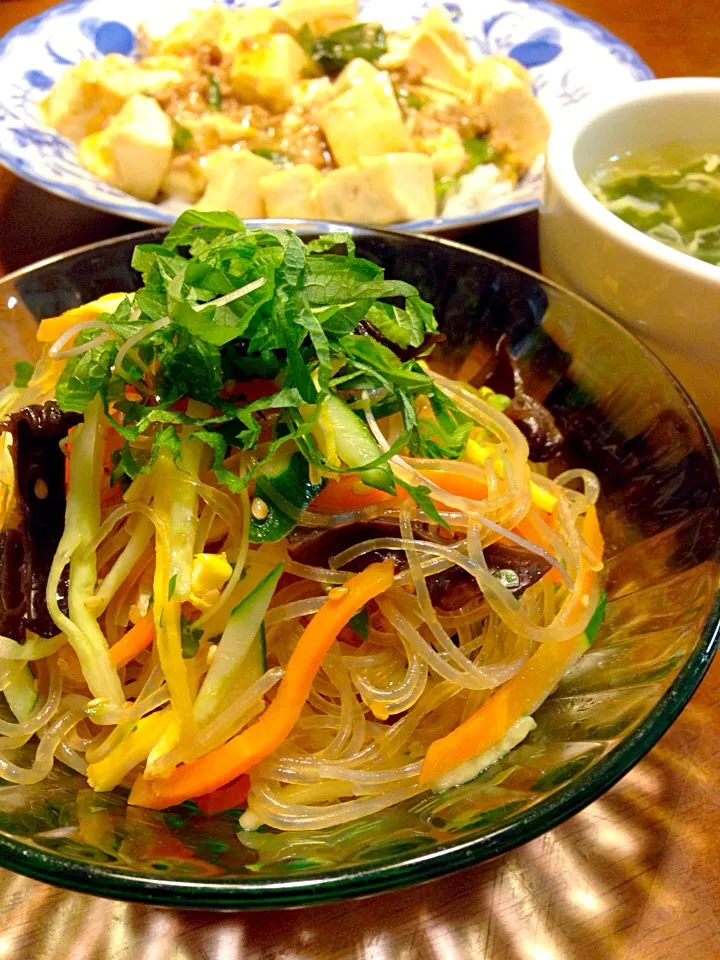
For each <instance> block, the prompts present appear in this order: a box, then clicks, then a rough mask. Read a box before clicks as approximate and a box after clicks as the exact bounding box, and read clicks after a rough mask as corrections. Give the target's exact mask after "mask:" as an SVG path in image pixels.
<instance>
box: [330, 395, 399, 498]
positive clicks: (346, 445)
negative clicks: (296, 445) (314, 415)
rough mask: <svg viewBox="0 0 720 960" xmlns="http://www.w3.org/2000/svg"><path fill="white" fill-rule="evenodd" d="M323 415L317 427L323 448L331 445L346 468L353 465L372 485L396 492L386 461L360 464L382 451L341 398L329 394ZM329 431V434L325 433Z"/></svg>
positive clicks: (371, 459)
mask: <svg viewBox="0 0 720 960" xmlns="http://www.w3.org/2000/svg"><path fill="white" fill-rule="evenodd" d="M323 412H324V413H325V414H326V416H325V417H322V416H321V417H318V420H317V430H318V432H319V433H320V434H321V436H322V440H323V441H324V445H325V448H326V449H327V448H328V447H332V446H334V449H335V451H336V453H337V455H338V457H339V459H340V460H341V461H342V462H343V463H344V464H345V465H346V466H348V467H353V468H355V469H356V470H357V471H358V473H359V474H360V476H361V477H362V479H363V482H364V483H367V484H368V485H369V486H371V487H377V488H378V489H379V490H384V491H385V492H386V493H395V483H394V481H393V475H392V470H391V469H390V465H389V464H387V463H384V464H382V466H379V467H370V468H369V469H365V470H363V467H364V466H365V465H366V464H368V463H372V462H373V461H375V460H377V459H378V457H381V456H382V450H381V449H380V447H379V446H378V444H377V441H376V440H375V438H374V437H373V435H372V434H371V433H370V431H369V429H368V427H367V425H366V424H365V423H363V421H362V420H361V419H360V417H359V416H358V415H357V414H356V413H354V412H353V411H352V410H351V409H350V407H349V406H348V405H347V404H346V403H345V401H344V400H341V399H340V397H338V396H336V395H335V394H334V393H331V394H330V395H329V396H327V397H326V398H325V399H324V400H323ZM330 430H332V436H326V433H327V432H328V431H330Z"/></svg>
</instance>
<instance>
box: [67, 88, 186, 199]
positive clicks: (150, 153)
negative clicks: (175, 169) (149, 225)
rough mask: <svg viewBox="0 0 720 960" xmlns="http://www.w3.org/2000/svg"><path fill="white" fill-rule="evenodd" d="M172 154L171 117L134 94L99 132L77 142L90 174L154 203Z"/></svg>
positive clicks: (154, 102)
mask: <svg viewBox="0 0 720 960" xmlns="http://www.w3.org/2000/svg"><path fill="white" fill-rule="evenodd" d="M172 152H173V133H172V124H171V122H170V118H169V117H168V116H167V115H166V114H165V113H163V111H162V110H161V108H160V107H159V106H158V104H157V102H156V101H155V100H153V99H152V97H145V96H143V95H142V94H136V95H135V96H134V97H130V99H129V100H128V101H127V103H126V104H125V106H124V107H123V108H122V110H121V111H120V112H119V113H118V114H117V116H115V117H113V118H112V120H110V122H109V123H108V125H107V126H106V128H105V129H104V130H103V131H102V132H101V133H96V134H91V135H90V136H88V137H85V139H84V140H82V141H81V143H80V148H79V157H80V161H81V163H83V164H84V165H85V166H86V167H87V168H88V170H90V172H91V173H94V174H95V176H97V177H99V178H100V179H101V180H105V181H106V182H107V183H111V184H113V186H116V187H118V188H119V189H120V190H124V191H125V192H126V193H129V194H131V195H132V196H133V197H138V198H139V199H140V200H154V199H155V197H156V196H157V193H158V190H159V189H160V184H161V183H162V181H163V179H164V178H165V174H166V173H167V169H168V167H169V165H170V159H171V157H172Z"/></svg>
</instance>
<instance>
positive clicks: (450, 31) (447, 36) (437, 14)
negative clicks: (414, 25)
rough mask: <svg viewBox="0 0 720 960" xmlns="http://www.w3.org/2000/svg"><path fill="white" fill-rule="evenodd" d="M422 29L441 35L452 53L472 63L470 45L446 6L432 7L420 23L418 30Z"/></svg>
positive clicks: (441, 38) (466, 63)
mask: <svg viewBox="0 0 720 960" xmlns="http://www.w3.org/2000/svg"><path fill="white" fill-rule="evenodd" d="M422 30H425V31H427V32H428V33H434V34H435V36H437V37H439V38H440V40H442V41H443V43H444V44H445V46H446V47H447V48H448V50H450V52H451V53H453V54H455V56H456V57H460V59H461V60H463V61H465V65H466V66H467V65H469V64H470V63H472V60H473V55H472V50H471V49H470V45H469V44H468V42H467V40H466V39H465V37H464V36H463V35H462V34H461V33H460V31H459V30H458V29H457V27H456V26H455V24H454V23H453V22H452V20H451V19H450V14H449V13H448V11H447V10H446V9H445V7H432V8H431V9H430V10H428V12H427V13H426V14H425V16H424V17H423V18H422V20H421V21H420V23H418V32H420V31H422Z"/></svg>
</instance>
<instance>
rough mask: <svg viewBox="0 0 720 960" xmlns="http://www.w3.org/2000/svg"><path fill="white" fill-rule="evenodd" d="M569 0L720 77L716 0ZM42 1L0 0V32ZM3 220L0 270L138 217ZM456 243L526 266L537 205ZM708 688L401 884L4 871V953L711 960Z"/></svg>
mask: <svg viewBox="0 0 720 960" xmlns="http://www.w3.org/2000/svg"><path fill="white" fill-rule="evenodd" d="M118 2H120V0H118ZM156 2H160V0H156ZM163 2H164V0H163ZM567 5H568V6H570V7H572V8H573V9H575V10H577V11H578V12H579V13H582V14H584V15H586V16H589V17H592V18H593V19H596V20H599V21H601V22H602V23H603V24H604V25H605V26H607V27H608V28H609V29H610V30H612V31H613V32H614V33H615V34H617V35H618V36H620V37H622V39H624V40H626V41H627V42H628V43H630V44H631V45H632V46H634V47H635V49H636V50H637V51H638V52H639V53H640V55H641V56H642V57H643V58H644V59H645V60H646V61H647V62H648V63H649V64H650V66H651V67H652V68H653V70H654V71H655V72H656V74H657V75H658V76H678V75H683V74H695V75H720V54H719V53H718V51H719V50H720V7H718V0H652V2H651V0H569V2H568V3H567ZM47 6H50V3H48V2H47V0H21V2H18V0H9V2H8V0H5V2H2V0H0V35H2V34H4V33H5V32H6V31H7V30H8V29H9V28H10V27H12V26H13V25H14V24H15V23H17V22H18V21H20V20H23V19H25V18H27V17H30V16H33V15H34V14H36V13H38V12H39V11H40V10H42V9H44V8H45V7H47ZM0 225H1V229H0V273H2V272H7V271H9V270H13V269H15V268H17V267H20V266H24V265H26V264H27V263H30V262H32V261H34V260H37V259H40V258H41V257H45V256H48V255H50V254H53V253H58V252H61V251H62V250H66V249H69V248H71V247H75V246H79V245H81V244H84V243H89V242H92V241H93V240H96V239H101V238H104V237H109V236H115V235H118V234H121V233H125V232H130V231H131V230H136V229H137V228H138V226H137V224H135V223H132V222H130V221H126V220H122V219H120V218H117V217H112V216H108V215H106V214H101V213H98V212H95V211H92V210H86V209H84V208H82V207H79V206H74V205H72V204H70V203H68V202H66V201H63V200H60V199H58V198H55V197H51V196H49V195H48V194H45V193H43V192H41V191H40V190H38V189H36V188H35V187H32V186H30V185H29V184H25V183H22V182H21V181H19V180H17V179H16V178H15V177H13V176H12V175H11V174H9V173H7V172H5V171H0ZM463 239H465V240H466V241H467V240H469V241H470V242H472V243H474V244H477V245H478V246H483V247H485V248H487V249H491V250H494V251H496V252H499V253H503V254H505V255H507V256H510V257H512V258H513V259H515V260H518V261H520V262H522V263H525V264H528V265H534V264H535V263H536V245H535V244H536V234H535V219H534V217H533V216H527V217H522V218H516V219H515V220H512V221H507V222H505V223H503V224H497V225H492V226H489V227H485V228H483V229H481V230H478V231H475V232H474V233H473V234H472V235H471V236H470V237H464V238H463ZM719 691H720V660H716V661H715V664H714V665H713V667H712V668H711V670H710V672H709V674H708V676H707V677H706V679H705V681H704V683H703V684H702V686H701V688H700V690H699V691H698V693H697V694H696V695H695V697H694V698H693V700H692V701H691V702H690V704H689V706H688V707H687V708H686V710H685V711H684V713H683V714H682V715H681V716H680V718H679V719H678V720H677V721H676V723H675V724H674V726H673V727H672V728H671V729H670V731H669V732H668V733H667V734H666V735H665V736H664V737H663V739H662V740H661V741H660V743H659V744H658V745H657V746H656V747H655V748H654V749H653V750H652V751H651V752H650V753H649V754H648V756H647V757H645V759H644V760H642V761H641V762H640V763H639V764H638V765H637V766H636V767H635V768H634V770H632V771H631V773H629V774H628V775H627V776H626V777H625V778H624V779H623V780H622V781H621V782H620V783H619V784H617V785H616V786H615V787H614V788H613V789H612V790H610V791H609V792H608V793H607V794H606V795H605V796H604V797H603V798H601V799H600V800H598V801H596V802H595V803H594V804H592V805H591V806H590V807H588V808H587V809H585V810H584V811H582V812H581V813H579V814H577V815H576V816H575V817H573V818H572V819H571V820H569V821H567V822H566V823H565V824H563V825H562V826H561V827H558V828H557V829H555V830H553V831H551V832H550V833H548V834H546V835H545V836H543V837H540V838H539V839H537V840H535V841H533V842H532V843H529V844H527V845H526V846H524V847H522V848H520V849H519V850H517V851H515V852H513V853H511V854H509V855H507V856H505V857H502V858H500V859H498V860H496V861H493V862H492V863H489V864H486V865H483V866H480V867H478V868H475V869H471V870H467V871H465V872H463V873H461V874H459V875H456V876H454V877H452V878H446V879H443V880H438V881H434V882H432V883H430V884H426V885H424V886H421V887H416V888H414V889H411V890H407V891H404V892H395V893H392V894H388V895H385V896H380V897H374V898H372V899H369V900H364V901H359V902H353V903H346V904H335V905H330V906H324V907H314V908H311V909H307V910H293V911H285V912H276V911H273V912H270V913H258V914H244V915H243V914H238V915H228V914H213V913H205V912H173V911H169V910H162V909H155V908H148V907H143V906H136V905H131V904H123V903H119V902H113V901H105V900H100V899H96V898H93V897H89V896H84V895H80V894H74V893H66V892H64V891H61V890H56V889H54V888H51V887H48V886H45V885H44V884H40V883H36V882H34V881H32V880H27V879H25V878H23V877H19V876H15V875H13V874H10V873H8V872H6V871H1V870H0V960H191V958H192V960H195V958H198V960H256V958H257V960H259V958H262V960H346V958H353V960H426V958H437V960H576V958H579V960H718V958H720V842H719V841H718V836H719V835H720V802H719V800H718V797H719V796H720V692H719Z"/></svg>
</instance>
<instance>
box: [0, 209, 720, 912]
mask: <svg viewBox="0 0 720 960" xmlns="http://www.w3.org/2000/svg"><path fill="white" fill-rule="evenodd" d="M247 222H248V223H250V224H252V225H254V226H260V225H263V226H265V227H268V226H272V225H273V221H271V220H264V221H247ZM274 225H276V226H282V227H291V228H292V229H297V230H299V231H303V230H304V231H306V232H309V231H312V230H314V231H316V232H330V231H331V230H332V231H349V232H351V233H352V234H353V235H356V236H361V235H363V234H365V235H367V234H371V235H372V234H375V235H380V236H385V237H387V238H388V239H389V240H398V239H400V240H404V241H406V242H407V241H408V237H407V235H406V234H403V233H401V232H400V231H393V230H384V229H376V228H374V227H365V226H362V225H356V224H337V223H326V222H324V221H311V220H278V221H275V222H274ZM162 232H165V231H164V230H163V228H162V227H155V228H151V229H149V230H147V229H146V230H140V231H136V232H134V233H129V234H122V235H121V236H119V237H112V238H110V239H107V240H101V241H98V242H96V243H91V244H87V245H85V246H82V247H76V248H75V249H73V250H68V251H66V252H64V253H61V254H57V255H55V256H52V257H48V258H46V259H44V260H41V261H38V262H37V263H34V264H31V265H29V266H27V267H23V268H22V269H20V270H16V271H14V272H13V273H9V274H7V275H6V276H4V277H1V278H0V284H4V283H6V282H10V281H14V280H15V279H17V278H19V277H22V276H24V275H25V274H28V273H31V272H33V271H35V270H38V269H41V268H42V267H46V266H50V265H52V264H54V263H57V262H59V261H61V260H63V259H67V258H70V257H72V256H74V255H76V254H81V253H89V252H90V251H93V250H98V249H102V248H104V247H108V246H113V245H114V244H118V243H124V242H127V241H128V240H134V241H135V242H138V243H140V242H142V240H143V238H146V237H148V236H150V235H152V234H155V235H156V234H158V233H162ZM412 240H415V241H417V240H421V241H427V242H428V243H430V244H433V245H437V246H446V247H450V248H453V249H456V250H459V251H462V252H464V253H469V254H472V255H474V256H479V257H482V258H484V259H486V260H490V261H492V262H493V263H496V264H499V265H500V266H503V267H507V268H509V269H511V270H514V271H517V272H519V273H522V274H524V275H525V276H528V277H531V278H533V279H535V280H537V281H538V282H539V283H541V284H542V285H543V286H545V287H548V288H550V289H554V290H556V291H558V292H559V293H560V294H561V295H562V296H563V297H567V298H569V299H570V300H575V301H577V302H578V303H579V304H581V305H582V307H583V309H584V310H590V311H591V312H593V313H596V314H598V315H599V316H601V317H602V318H603V322H605V323H609V324H611V325H612V326H614V327H616V328H617V330H618V332H619V333H620V334H621V336H630V338H631V339H632V340H634V341H635V344H636V347H637V348H638V349H640V350H642V351H644V352H645V353H646V354H649V355H651V356H652V357H653V360H654V361H655V362H656V363H657V364H658V366H659V367H660V368H662V370H663V371H664V373H665V375H666V376H667V377H669V378H670V380H671V381H672V382H673V383H674V385H675V386H676V388H677V389H678V391H679V392H680V394H681V396H682V397H683V400H684V401H685V404H686V406H687V408H688V411H689V413H690V414H691V415H692V416H693V417H694V418H695V420H696V422H697V425H698V427H699V429H700V433H701V435H702V438H703V440H704V441H705V444H706V447H707V451H708V453H709V455H710V458H711V459H712V462H713V466H714V468H715V481H716V486H717V488H718V490H720V451H719V450H718V447H717V445H716V444H715V441H714V439H713V436H712V434H711V433H710V430H709V428H708V426H707V424H706V423H705V420H704V419H703V417H702V414H701V413H700V412H699V410H698V409H697V407H696V406H695V404H694V402H693V400H692V399H691V398H690V397H689V396H688V394H687V391H686V390H685V389H684V387H683V386H682V385H681V384H680V383H679V382H678V381H677V378H676V377H675V376H674V374H673V373H672V372H671V371H670V370H668V368H667V367H666V366H665V364H663V363H662V361H661V360H659V359H658V358H657V357H656V356H655V355H654V354H652V352H651V351H650V350H648V348H647V347H645V345H644V344H643V343H642V342H641V341H639V340H638V339H637V338H636V337H635V336H634V335H632V334H630V333H629V331H628V330H626V329H625V328H624V327H623V326H622V325H621V324H620V323H619V322H618V321H617V320H615V319H614V318H613V317H611V316H610V315H609V314H606V313H605V312H604V311H602V310H600V309H599V308H598V307H595V306H594V305H593V304H591V303H590V302H589V301H587V300H585V299H584V298H583V297H581V296H579V295H578V294H576V293H573V292H572V291H570V290H567V289H565V288H564V287H562V286H561V285H560V284H558V283H555V282H554V281H552V280H548V279H547V278H546V277H543V276H542V275H540V274H539V273H536V272H535V271H533V270H529V269H527V268H526V267H522V266H520V265H519V264H516V263H513V262H512V261H510V260H507V259H505V258H504V257H499V256H497V255H495V254H491V253H487V252H485V251H484V250H480V249H476V248H473V247H469V246H467V245H466V244H462V243H458V242H457V241H454V240H448V239H446V238H443V237H436V236H429V235H427V234H414V235H413V237H412ZM718 648H720V577H719V578H718V583H717V585H716V588H715V596H714V600H713V604H712V607H711V609H710V612H709V614H708V617H707V620H706V622H705V626H704V627H703V630H702V632H701V634H700V638H699V642H698V644H697V645H696V648H695V650H694V651H693V653H692V654H691V656H690V657H689V658H688V660H687V662H686V663H685V664H684V665H683V667H682V668H681V670H680V672H679V673H678V675H677V677H676V678H675V680H674V681H673V682H672V684H671V685H670V687H669V688H668V689H667V690H666V691H665V693H664V694H663V696H662V697H661V699H660V700H659V701H658V703H657V704H656V705H655V706H654V707H653V709H652V710H651V711H650V712H649V713H648V715H647V716H646V717H645V718H644V719H643V720H642V721H641V722H640V723H639V724H638V725H637V727H636V728H635V729H634V730H633V731H632V733H631V734H630V735H629V736H628V737H626V738H625V739H624V740H622V742H621V743H619V744H618V745H617V746H615V747H613V749H612V750H610V751H609V752H608V754H607V755H606V756H605V757H603V758H602V759H601V760H599V761H598V762H597V763H596V764H594V765H593V766H592V767H591V768H590V769H589V770H588V771H587V772H586V773H581V774H580V775H579V776H578V777H577V779H576V780H573V781H572V782H571V783H570V784H568V785H567V786H564V787H560V788H559V789H558V790H557V791H556V792H555V793H554V794H552V795H551V796H549V797H546V798H545V799H544V800H540V801H538V802H537V803H535V804H533V805H532V806H531V807H529V808H527V809H525V810H523V811H520V813H518V814H517V815H516V816H515V817H513V819H512V820H511V822H510V823H508V824H507V825H506V826H503V827H499V828H497V829H496V830H494V831H493V832H492V833H489V834H485V835H483V836H480V837H476V838H472V839H468V840H449V841H447V842H445V843H442V844H439V845H438V846H437V847H435V848H434V849H433V850H431V851H428V852H425V853H421V854H417V855H414V856H406V855H401V856H399V857H395V858H390V859H389V860H387V861H386V862H385V863H383V864H379V865H374V866H368V867H363V866H350V867H339V868H336V869H332V870H329V871H327V872H326V873H322V872H317V873H312V874H308V875H306V876H302V877H289V876H288V877H283V878H281V879H276V878H269V877H263V876H261V875H258V876H255V877H253V878H252V879H248V880H239V879H237V878H235V877H234V878H232V879H227V880H223V879H221V878H220V879H213V880H196V879H193V880H170V879H166V878H163V877H148V876H147V875H142V876H139V875H138V874H136V873H135V872H134V871H132V870H126V869H123V868H121V867H117V866H115V865H113V864H107V863H103V864H95V863H91V862H88V861H79V860H75V859H73V858H71V857H66V856H63V855H61V854H55V853H51V852H48V851H46V850H40V849H38V848H36V847H33V846H31V845H28V844H27V843H24V842H22V841H21V840H17V839H15V838H13V837H11V836H9V835H2V834H0V866H2V867H5V868H6V869H8V870H13V871H14V872H16V873H19V874H22V875H24V876H27V877H31V878H32V879H34V880H40V881H43V882H45V883H50V884H54V885H56V886H60V887H63V888H65V889H68V890H73V891H76V892H78V893H88V894H93V895H95V896H100V897H107V898H110V899H113V900H125V901H130V902H136V903H145V904H150V905H152V906H164V907H175V908H178V909H198V910H262V909H265V910H269V909H277V908H282V907H306V906H312V905H316V904H322V903H330V902H334V901H339V900H345V899H352V898H356V897H366V896H370V895H373V894H379V893H385V892H387V891H390V890H396V889H399V888H403V887H408V886H414V885H415V884H418V883H424V882H427V881H430V880H434V879H437V878H439V877H442V876H447V875H448V874H450V873H454V872H456V871H458V870H462V869H465V868H467V867H471V866H474V865H476V864H479V863H481V862H484V861H486V860H491V859H493V858H495V857H498V856H500V855H501V854H504V853H508V852H509V851H511V850H513V849H515V848H516V847H519V846H521V845H522V844H524V843H527V842H529V841H530V840H534V839H535V838H536V837H538V836H540V835H541V834H543V833H546V832H547V831H548V830H551V829H552V828H553V827H556V826H558V825H559V824H560V823H562V822H563V821H565V820H567V819H568V818H569V817H571V816H573V815H574V814H576V813H578V812H579V811H580V810H582V809H583V808H584V807H586V806H588V805H589V804H590V803H592V802H593V801H594V800H596V799H597V798H598V797H600V796H601V795H602V794H603V793H605V792H606V791H607V790H609V789H610V787H612V786H613V785H614V784H615V783H617V782H618V780H620V779H621V778H622V777H623V776H625V774H626V773H628V771H629V770H631V769H632V768H633V767H634V766H635V765H636V764H637V763H638V762H639V761H640V760H642V758H643V757H644V756H645V755H646V754H647V753H648V752H649V751H650V750H651V749H652V747H653V746H655V744H656V743H657V742H658V740H659V739H660V738H661V737H662V736H663V734H664V733H665V732H666V731H667V730H668V729H669V728H670V726H671V725H672V724H673V723H674V722H675V720H676V719H677V717H678V716H679V715H680V713H681V712H682V710H683V709H684V707H685V706H686V704H687V703H688V701H689V700H690V698H691V697H692V695H693V693H694V692H695V690H696V689H697V688H698V686H699V685H700V682H701V681H702V679H703V677H704V676H705V674H706V672H707V670H708V668H709V666H710V664H711V662H712V659H713V657H714V656H715V653H716V652H717V650H718Z"/></svg>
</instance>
